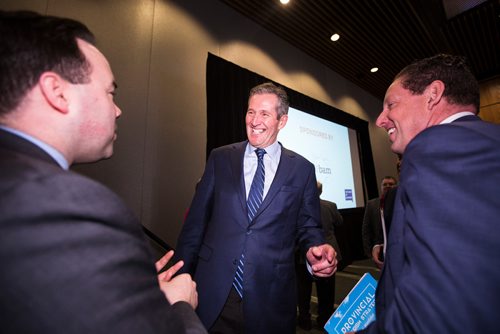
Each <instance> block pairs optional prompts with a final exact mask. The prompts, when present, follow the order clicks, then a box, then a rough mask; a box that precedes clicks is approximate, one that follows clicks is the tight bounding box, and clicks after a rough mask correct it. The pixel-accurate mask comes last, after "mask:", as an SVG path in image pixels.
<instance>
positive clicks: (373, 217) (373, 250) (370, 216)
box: [361, 176, 397, 269]
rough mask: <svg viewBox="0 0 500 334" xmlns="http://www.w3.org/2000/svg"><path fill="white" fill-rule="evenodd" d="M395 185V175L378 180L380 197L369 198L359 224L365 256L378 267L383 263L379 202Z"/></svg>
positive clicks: (381, 201) (382, 235) (382, 237)
mask: <svg viewBox="0 0 500 334" xmlns="http://www.w3.org/2000/svg"><path fill="white" fill-rule="evenodd" d="M396 185H397V180H396V178H395V177H393V176H385V177H384V178H383V179H382V181H381V182H380V197H377V198H374V199H371V200H369V201H368V202H367V203H366V208H365V214H364V216H363V224H362V226H361V233H362V238H363V248H364V251H365V254H366V256H368V257H369V258H371V259H372V260H373V262H374V263H375V265H376V266H377V267H378V268H379V269H381V268H382V265H383V258H382V255H383V252H382V249H383V240H384V232H383V225H382V216H381V203H384V199H385V196H386V194H387V192H388V191H389V189H391V188H393V187H395V186H396Z"/></svg>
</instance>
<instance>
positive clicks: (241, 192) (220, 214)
mask: <svg viewBox="0 0 500 334" xmlns="http://www.w3.org/2000/svg"><path fill="white" fill-rule="evenodd" d="M246 145H247V141H244V142H240V143H236V144H231V145H227V146H224V147H220V148H217V149H215V150H214V151H212V153H211V154H210V157H209V159H208V161H207V165H206V168H205V172H204V174H203V177H202V178H201V181H200V183H199V184H198V188H197V191H196V194H195V196H194V198H193V201H192V204H191V207H190V210H189V213H188V216H187V218H186V221H185V222H184V226H183V229H182V232H181V234H180V236H179V239H178V242H177V249H176V256H177V258H178V259H183V260H184V261H185V266H184V268H183V269H182V270H185V271H187V272H189V273H191V274H193V275H194V278H195V281H196V283H197V286H198V294H199V295H198V296H199V305H198V309H197V312H198V315H199V316H200V318H201V320H202V322H203V323H204V324H205V326H206V327H207V328H210V327H211V326H212V325H213V323H214V322H215V320H216V319H217V317H218V315H219V313H220V312H221V310H222V308H223V306H224V304H225V302H226V299H227V297H228V294H229V291H230V289H231V286H232V282H233V277H234V274H235V272H236V264H237V261H238V259H239V258H240V255H241V253H242V252H243V250H245V272H244V282H243V289H244V297H243V313H244V318H245V319H244V321H245V332H247V333H260V334H262V333H294V332H295V316H296V293H295V289H296V285H295V268H294V266H295V264H294V248H295V245H296V242H297V241H298V242H299V244H300V245H301V248H302V249H303V250H304V251H305V250H307V249H308V248H309V247H311V246H313V245H319V244H322V243H324V236H323V231H322V228H321V222H320V206H319V196H318V191H317V188H316V176H315V169H314V166H313V165H312V164H311V163H310V162H309V161H307V160H306V159H304V158H303V157H301V156H300V155H298V154H296V153H294V152H292V151H289V150H287V149H285V148H282V152H281V158H280V163H279V166H278V169H277V171H276V175H275V177H274V180H273V183H272V185H271V187H270V189H269V192H268V193H267V195H266V197H265V198H264V201H263V202H262V205H261V206H260V208H259V210H258V211H257V213H256V215H255V217H254V219H253V221H252V222H251V223H249V222H248V217H247V206H246V193H245V182H244V177H243V157H244V152H245V147H246Z"/></svg>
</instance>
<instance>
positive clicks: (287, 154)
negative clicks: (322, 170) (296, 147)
mask: <svg viewBox="0 0 500 334" xmlns="http://www.w3.org/2000/svg"><path fill="white" fill-rule="evenodd" d="M281 156H282V158H283V157H284V158H285V159H289V161H290V162H294V163H298V164H304V165H308V166H310V167H313V168H314V164H313V163H312V162H310V161H309V160H307V158H305V157H304V156H302V155H300V154H299V153H297V152H295V151H292V150H289V149H287V148H285V147H284V146H283V145H281Z"/></svg>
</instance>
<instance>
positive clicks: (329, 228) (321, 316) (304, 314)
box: [295, 181, 343, 330]
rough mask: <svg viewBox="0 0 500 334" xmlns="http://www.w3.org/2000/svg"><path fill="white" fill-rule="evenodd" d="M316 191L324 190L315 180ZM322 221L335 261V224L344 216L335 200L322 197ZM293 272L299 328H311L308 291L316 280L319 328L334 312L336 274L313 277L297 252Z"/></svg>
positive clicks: (339, 223)
mask: <svg viewBox="0 0 500 334" xmlns="http://www.w3.org/2000/svg"><path fill="white" fill-rule="evenodd" d="M317 187H318V195H319V196H321V194H322V193H323V184H322V183H321V182H319V181H318V182H317ZM320 206H321V224H322V226H323V230H324V231H325V238H326V241H327V242H328V243H329V244H330V245H332V247H333V248H334V249H335V252H336V253H337V261H340V260H342V257H341V254H340V248H339V245H338V243H337V239H336V238H335V228H336V227H338V226H340V225H342V223H343V219H342V215H341V214H340V212H339V211H338V210H337V204H335V203H333V202H330V201H327V200H324V199H321V198H320ZM296 260H297V262H296V266H295V269H296V272H297V301H298V302H297V306H298V309H299V315H298V325H299V327H300V328H302V329H305V330H310V329H311V328H312V321H311V313H310V308H311V293H312V284H313V282H314V283H315V284H316V292H317V297H318V318H317V319H316V322H317V325H318V327H319V328H323V327H324V326H325V323H326V322H327V321H328V319H329V318H330V316H331V315H332V314H333V311H334V305H335V274H333V275H332V276H330V277H325V278H314V277H313V276H311V273H310V272H309V271H308V270H307V268H306V266H305V265H304V264H305V259H304V257H303V255H301V253H300V252H297V256H296Z"/></svg>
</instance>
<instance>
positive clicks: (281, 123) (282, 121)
mask: <svg viewBox="0 0 500 334" xmlns="http://www.w3.org/2000/svg"><path fill="white" fill-rule="evenodd" d="M286 121H288V115H286V114H285V115H281V117H280V119H279V121H278V129H279V130H281V129H283V128H284V127H285V125H286Z"/></svg>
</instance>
